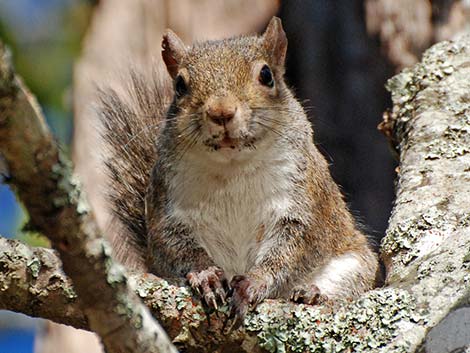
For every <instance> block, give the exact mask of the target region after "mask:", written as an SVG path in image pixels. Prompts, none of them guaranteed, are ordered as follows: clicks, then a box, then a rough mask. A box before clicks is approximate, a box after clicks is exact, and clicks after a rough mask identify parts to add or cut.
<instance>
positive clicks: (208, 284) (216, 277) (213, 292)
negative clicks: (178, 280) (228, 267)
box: [186, 266, 226, 310]
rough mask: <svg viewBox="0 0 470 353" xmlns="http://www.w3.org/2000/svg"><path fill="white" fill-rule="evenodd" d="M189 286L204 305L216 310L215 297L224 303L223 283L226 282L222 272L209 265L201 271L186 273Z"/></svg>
mask: <svg viewBox="0 0 470 353" xmlns="http://www.w3.org/2000/svg"><path fill="white" fill-rule="evenodd" d="M186 278H187V279H188V281H189V284H190V285H191V288H192V289H193V290H194V291H196V292H197V294H198V295H199V297H201V298H202V299H203V301H204V302H205V303H206V305H207V306H208V307H210V308H212V309H215V310H217V309H218V305H217V299H219V300H220V302H222V303H223V304H225V296H226V295H225V291H224V289H223V283H224V282H226V280H225V276H224V272H223V271H222V270H221V269H220V268H218V267H216V266H211V267H208V268H207V269H205V270H201V271H191V272H189V273H188V274H187V275H186Z"/></svg>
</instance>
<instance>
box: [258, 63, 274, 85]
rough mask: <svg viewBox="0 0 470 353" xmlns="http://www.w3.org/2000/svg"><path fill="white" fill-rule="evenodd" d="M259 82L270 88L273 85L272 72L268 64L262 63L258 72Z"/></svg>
mask: <svg viewBox="0 0 470 353" xmlns="http://www.w3.org/2000/svg"><path fill="white" fill-rule="evenodd" d="M259 82H260V83H261V84H262V85H264V86H267V87H270V88H272V87H273V86H274V78H273V73H272V72H271V69H270V68H269V66H268V65H264V66H263V67H262V68H261V71H260V72H259Z"/></svg>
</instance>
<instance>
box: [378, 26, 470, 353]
mask: <svg viewBox="0 0 470 353" xmlns="http://www.w3.org/2000/svg"><path fill="white" fill-rule="evenodd" d="M469 77H470V35H468V34H467V35H464V36H461V37H460V38H459V39H458V40H456V41H453V42H442V43H439V44H436V45H435V46H433V47H432V48H430V49H429V50H428V51H427V52H426V53H425V54H424V56H423V59H422V61H421V62H420V63H418V64H417V65H415V66H414V67H413V68H412V69H406V70H404V71H403V72H402V73H400V74H399V75H397V76H395V77H394V78H392V79H391V80H390V81H389V83H388V86H387V87H388V89H389V90H390V91H391V93H392V99H393V103H394V107H393V111H392V113H391V114H390V115H389V118H390V119H391V127H390V128H391V129H392V130H393V132H394V135H395V142H398V143H396V147H397V149H398V150H399V152H400V168H399V175H398V182H397V198H396V201H395V207H394V210H393V212H392V216H391V218H390V223H389V227H388V230H387V233H386V236H385V238H384V239H383V242H382V254H383V258H384V261H385V264H386V267H387V284H388V285H390V286H395V287H399V288H403V289H406V290H408V291H409V293H410V294H411V295H412V296H413V297H414V298H415V299H416V308H417V312H418V313H419V314H420V315H421V316H422V317H423V319H422V320H421V321H420V322H419V323H417V324H415V325H412V326H410V327H409V328H408V329H404V330H403V331H402V332H401V335H400V338H399V340H398V341H401V342H407V345H408V347H407V350H408V351H413V349H415V347H417V346H420V345H422V344H423V340H424V339H425V335H426V333H427V332H428V330H429V329H430V328H432V327H433V326H435V325H436V324H437V323H438V322H439V321H441V320H442V319H443V318H444V317H445V316H446V315H447V314H448V313H449V312H450V311H451V310H452V309H453V308H455V307H458V306H459V305H460V304H461V303H462V302H465V301H468V298H470V289H469V283H470V273H469V266H468V259H469V253H470V213H469V195H470V174H469V172H470V134H469V132H470V81H469V79H468V78H469Z"/></svg>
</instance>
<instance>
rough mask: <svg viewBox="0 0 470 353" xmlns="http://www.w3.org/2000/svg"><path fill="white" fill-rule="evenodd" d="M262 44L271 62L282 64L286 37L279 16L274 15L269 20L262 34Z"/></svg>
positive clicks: (285, 49) (284, 57)
mask: <svg viewBox="0 0 470 353" xmlns="http://www.w3.org/2000/svg"><path fill="white" fill-rule="evenodd" d="M263 44H264V47H265V48H266V49H267V52H268V55H269V57H270V58H271V59H272V60H273V64H274V65H277V66H283V65H284V62H285V60H286V52H287V37H286V33H285V32H284V29H283V28H282V23H281V19H280V18H279V17H276V16H274V17H273V18H272V19H271V21H269V24H268V27H266V30H265V31H264V34H263Z"/></svg>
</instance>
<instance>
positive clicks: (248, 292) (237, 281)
mask: <svg viewBox="0 0 470 353" xmlns="http://www.w3.org/2000/svg"><path fill="white" fill-rule="evenodd" d="M230 288H231V292H232V302H231V306H232V309H231V313H230V317H231V318H233V319H234V322H233V324H232V325H231V330H232V329H237V328H238V327H240V326H241V324H242V323H243V319H244V317H245V314H246V312H247V311H248V309H249V308H250V307H251V308H255V307H256V306H257V305H258V304H259V303H260V302H261V301H262V300H263V299H265V298H266V296H267V285H266V282H264V281H262V280H258V279H254V278H252V277H249V276H244V275H239V276H234V277H233V278H232V281H231V282H230Z"/></svg>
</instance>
